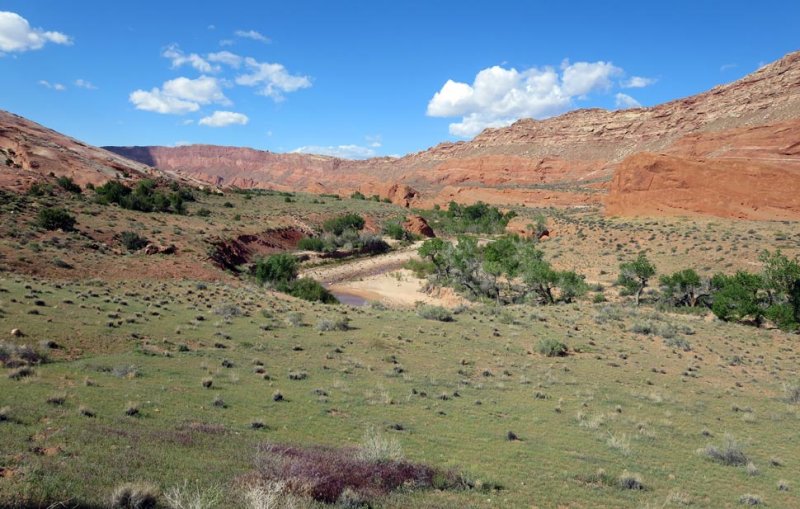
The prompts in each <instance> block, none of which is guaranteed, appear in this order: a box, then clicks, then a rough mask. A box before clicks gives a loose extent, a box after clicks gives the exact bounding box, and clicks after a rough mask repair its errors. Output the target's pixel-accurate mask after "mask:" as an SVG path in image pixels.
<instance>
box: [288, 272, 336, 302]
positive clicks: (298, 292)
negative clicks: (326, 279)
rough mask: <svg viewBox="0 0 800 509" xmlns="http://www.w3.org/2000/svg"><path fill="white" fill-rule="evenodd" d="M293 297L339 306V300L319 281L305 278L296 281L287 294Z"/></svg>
mask: <svg viewBox="0 0 800 509" xmlns="http://www.w3.org/2000/svg"><path fill="white" fill-rule="evenodd" d="M286 293H288V294H289V295H291V296H293V297H297V298H298V299H303V300H307V301H311V302H322V303H323V304H338V303H339V300H338V299H337V298H336V297H335V296H334V295H333V294H332V293H331V292H330V291H328V289H327V288H325V287H324V286H322V285H321V284H320V283H319V282H318V281H316V280H314V279H311V278H309V277H303V278H300V279H298V280H296V281H294V282H293V283H292V284H291V286H290V287H289V289H288V291H287V292H286Z"/></svg>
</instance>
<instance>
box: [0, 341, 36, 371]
mask: <svg viewBox="0 0 800 509" xmlns="http://www.w3.org/2000/svg"><path fill="white" fill-rule="evenodd" d="M45 362H47V355H46V354H44V353H42V352H39V351H38V350H35V349H34V348H32V347H31V346H29V345H17V344H14V343H7V342H5V341H0V365H2V366H4V367H6V368H16V367H20V366H35V365H38V364H44V363H45Z"/></svg>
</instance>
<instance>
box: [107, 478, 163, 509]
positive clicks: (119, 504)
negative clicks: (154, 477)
mask: <svg viewBox="0 0 800 509" xmlns="http://www.w3.org/2000/svg"><path fill="white" fill-rule="evenodd" d="M158 495H159V492H158V488H157V487H156V486H155V485H153V484H150V483H126V484H123V485H121V486H118V487H117V488H115V489H114V492H113V493H112V495H111V501H110V505H111V508H112V509H155V508H156V507H157V506H158Z"/></svg>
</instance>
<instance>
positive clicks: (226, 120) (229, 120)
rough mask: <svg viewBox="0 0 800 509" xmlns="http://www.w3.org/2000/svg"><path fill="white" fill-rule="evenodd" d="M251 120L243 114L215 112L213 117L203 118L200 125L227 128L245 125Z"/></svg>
mask: <svg viewBox="0 0 800 509" xmlns="http://www.w3.org/2000/svg"><path fill="white" fill-rule="evenodd" d="M249 121H250V119H249V118H247V115H244V114H242V113H235V112H233V111H215V112H214V113H213V114H211V116H208V117H203V118H201V119H200V122H198V124H200V125H205V126H208V127H226V126H229V125H245V124H247V122H249Z"/></svg>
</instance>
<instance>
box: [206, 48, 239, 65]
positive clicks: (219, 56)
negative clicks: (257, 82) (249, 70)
mask: <svg viewBox="0 0 800 509" xmlns="http://www.w3.org/2000/svg"><path fill="white" fill-rule="evenodd" d="M206 58H208V60H209V61H210V62H217V63H220V64H225V65H227V66H230V67H233V68H234V69H238V68H239V67H241V65H242V57H240V56H239V55H236V54H235V53H231V52H230V51H217V52H216V53H209V54H208V55H206Z"/></svg>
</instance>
